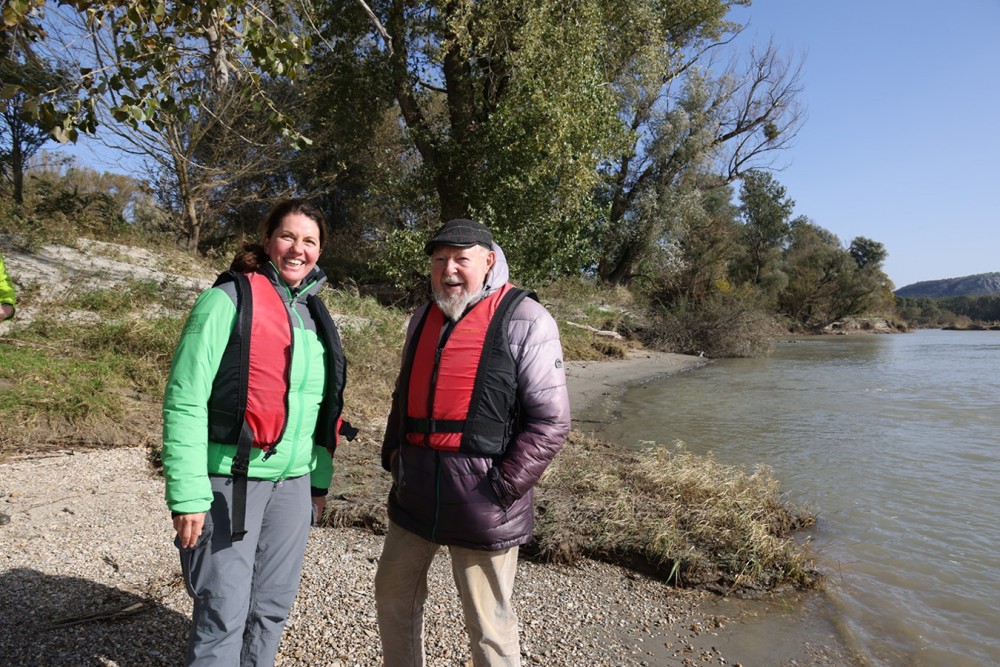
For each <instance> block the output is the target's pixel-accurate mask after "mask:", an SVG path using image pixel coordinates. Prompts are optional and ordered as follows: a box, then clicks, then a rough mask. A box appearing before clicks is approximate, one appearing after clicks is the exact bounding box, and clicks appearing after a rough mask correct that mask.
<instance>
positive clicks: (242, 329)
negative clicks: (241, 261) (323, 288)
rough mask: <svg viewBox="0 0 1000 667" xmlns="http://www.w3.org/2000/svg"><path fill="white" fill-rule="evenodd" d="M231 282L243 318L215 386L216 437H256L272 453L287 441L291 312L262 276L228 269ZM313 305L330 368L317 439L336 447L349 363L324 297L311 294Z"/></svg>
mask: <svg viewBox="0 0 1000 667" xmlns="http://www.w3.org/2000/svg"><path fill="white" fill-rule="evenodd" d="M244 279H245V280H244ZM228 281H234V282H235V284H236V295H237V296H236V302H237V303H236V323H235V325H234V326H233V332H232V334H231V335H230V337H229V342H228V343H227V344H226V349H225V351H224V352H223V355H222V361H221V362H220V364H219V370H218V372H217V373H216V375H215V380H214V382H213V385H212V395H211V397H210V399H209V404H208V408H209V415H208V417H209V419H208V421H209V439H210V440H211V441H212V442H218V443H220V444H234V445H236V444H239V443H240V441H241V440H244V441H245V440H246V439H248V438H249V439H251V440H250V442H251V444H252V446H253V447H254V448H259V449H264V450H268V449H270V448H271V447H273V446H275V445H276V444H277V443H278V442H280V441H281V438H282V437H283V435H284V432H285V427H286V426H287V421H288V390H289V387H288V383H289V377H290V372H291V361H292V323H291V315H290V313H289V312H288V309H287V307H286V305H285V302H284V300H283V299H282V298H281V295H279V294H278V292H277V291H276V290H275V289H274V285H273V284H272V283H271V280H270V279H269V278H268V276H266V275H264V274H263V273H259V272H255V273H248V274H243V273H238V272H235V271H227V272H226V273H224V274H222V275H221V276H219V279H218V280H217V281H216V283H215V284H216V285H221V284H222V283H224V282H228ZM307 305H308V307H309V312H310V314H311V315H312V317H313V321H314V322H315V324H316V333H317V335H318V336H319V338H320V340H321V341H322V342H323V345H324V348H325V349H326V366H327V368H326V380H327V386H326V389H325V391H324V397H323V402H322V404H321V405H320V413H319V418H318V422H317V424H316V428H315V438H314V439H315V442H316V444H318V445H321V446H327V447H330V448H333V447H334V446H336V442H337V435H338V431H339V429H340V413H341V410H342V409H343V405H344V398H343V392H344V385H345V383H346V375H347V370H346V366H347V364H346V361H345V360H344V353H343V347H342V345H341V342H340V336H339V334H338V332H337V328H336V325H335V324H334V322H333V318H332V317H330V314H329V312H328V311H327V310H326V308H325V306H323V303H322V301H321V300H320V299H319V297H317V296H316V295H310V296H309V297H307ZM247 453H248V454H249V452H247Z"/></svg>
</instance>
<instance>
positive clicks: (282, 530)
mask: <svg viewBox="0 0 1000 667" xmlns="http://www.w3.org/2000/svg"><path fill="white" fill-rule="evenodd" d="M211 482H212V493H213V496H214V499H213V501H212V509H211V510H210V511H209V512H208V514H207V515H206V516H205V528H204V530H203V531H202V534H201V537H199V538H198V543H197V544H196V545H195V546H194V547H192V548H190V549H181V551H180V557H181V570H182V572H183V574H184V581H185V584H186V585H187V589H188V593H189V594H190V595H191V597H192V598H194V613H193V615H192V616H193V618H192V620H193V624H192V627H191V634H190V636H189V637H188V644H187V655H186V658H185V664H186V665H195V666H202V665H212V666H213V667H218V666H228V665H232V666H234V667H235V666H236V665H240V666H241V667H251V666H263V665H268V666H270V665H273V664H274V659H275V655H276V654H277V652H278V643H279V642H280V641H281V632H282V630H283V629H284V627H285V619H286V618H287V616H288V612H289V610H290V609H291V608H292V602H293V601H294V600H295V593H296V591H297V590H298V587H299V575H300V574H301V572H302V558H303V556H304V555H305V549H306V539H307V538H308V537H309V522H310V513H311V507H312V502H311V500H310V497H309V475H303V476H302V477H296V478H294V479H286V480H283V481H280V482H269V481H263V480H254V479H251V480H248V484H247V511H246V529H247V534H246V536H245V537H244V538H243V539H242V540H241V541H239V542H233V541H232V539H231V532H232V531H231V529H230V522H229V517H230V505H231V503H232V498H233V485H232V482H233V480H232V478H229V477H215V476H213V477H212V478H211Z"/></svg>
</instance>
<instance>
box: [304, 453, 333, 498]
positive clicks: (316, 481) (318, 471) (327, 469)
mask: <svg viewBox="0 0 1000 667" xmlns="http://www.w3.org/2000/svg"><path fill="white" fill-rule="evenodd" d="M313 456H314V457H315V459H316V460H315V462H314V465H313V471H312V477H311V480H310V482H309V485H310V486H312V487H315V488H317V489H329V488H330V484H331V483H332V481H333V457H332V456H330V450H328V449H327V448H326V447H319V446H316V447H313Z"/></svg>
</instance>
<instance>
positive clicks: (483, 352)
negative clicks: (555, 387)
mask: <svg viewBox="0 0 1000 667" xmlns="http://www.w3.org/2000/svg"><path fill="white" fill-rule="evenodd" d="M528 294H529V293H528V292H525V291H524V290H520V289H517V288H516V287H514V286H513V285H510V284H509V283H508V284H506V285H504V286H503V287H502V288H500V289H499V290H497V291H496V292H494V293H493V294H491V295H489V296H487V297H486V298H484V299H483V300H481V301H480V302H479V303H477V304H475V305H474V306H473V307H472V308H471V309H470V310H469V311H468V312H466V313H465V314H464V315H463V316H462V318H461V319H459V320H458V322H454V323H452V322H446V317H445V315H444V313H443V312H442V311H441V309H440V308H438V307H437V306H436V305H434V304H431V305H430V306H428V308H427V311H426V313H425V314H424V317H423V319H422V321H421V322H420V323H419V324H418V325H417V328H416V330H415V331H414V340H413V342H412V343H411V345H410V348H409V350H408V355H407V359H406V361H405V362H404V367H403V373H404V382H405V383H404V384H402V385H401V386H405V387H407V395H406V401H405V409H404V411H403V414H404V415H405V420H404V424H403V427H402V432H403V434H404V436H405V438H406V441H407V442H409V443H410V444H412V445H417V446H424V447H431V448H434V449H441V450H445V451H463V452H469V453H476V454H487V455H499V454H502V453H503V451H504V450H505V449H506V447H507V444H508V443H509V442H510V440H511V439H512V438H513V436H514V434H515V433H516V429H517V417H518V402H517V364H516V362H515V360H514V358H513V356H512V355H511V352H510V345H509V342H508V339H507V328H508V325H509V324H510V318H511V315H512V314H513V310H514V307H515V306H516V305H517V304H518V303H520V301H521V300H522V299H523V298H524V297H525V296H527V295H528Z"/></svg>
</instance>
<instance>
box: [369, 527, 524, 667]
mask: <svg viewBox="0 0 1000 667" xmlns="http://www.w3.org/2000/svg"><path fill="white" fill-rule="evenodd" d="M440 548H441V547H440V545H438V544H434V543H433V542H428V541H427V540H425V539H423V538H422V537H419V536H417V535H415V534H413V533H411V532H410V531H408V530H405V529H403V528H400V527H399V526H397V525H396V524H395V523H393V522H391V521H390V522H389V532H388V533H387V534H386V536H385V544H384V545H383V547H382V557H381V558H380V559H379V562H378V572H377V573H376V574H375V603H376V606H377V610H378V627H379V635H380V636H381V638H382V664H383V665H385V667H424V602H425V601H426V599H427V571H428V569H430V566H431V561H432V560H434V555H435V554H436V553H437V551H438V549H440ZM448 550H449V551H450V552H451V569H452V574H453V575H454V577H455V585H456V586H458V594H459V597H460V598H461V600H462V609H463V611H464V612H465V626H466V629H467V630H468V632H469V639H470V640H471V644H472V664H473V665H475V667H500V666H501V665H502V666H504V667H518V666H519V665H520V664H521V649H520V646H519V644H518V636H517V615H516V614H515V613H514V608H513V607H512V606H511V603H510V597H511V593H512V591H513V590H514V576H515V575H516V574H517V550H518V549H517V547H513V548H510V549H504V550H503V551H483V550H479V549H466V548H464V547H456V546H450V547H448Z"/></svg>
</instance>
